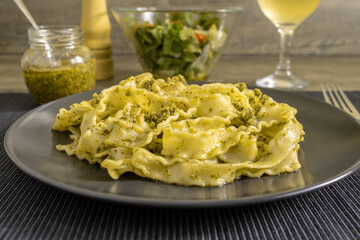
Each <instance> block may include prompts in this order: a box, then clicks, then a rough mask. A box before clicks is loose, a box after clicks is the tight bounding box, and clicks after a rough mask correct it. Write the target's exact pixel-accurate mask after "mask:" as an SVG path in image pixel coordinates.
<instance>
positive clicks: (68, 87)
mask: <svg viewBox="0 0 360 240" xmlns="http://www.w3.org/2000/svg"><path fill="white" fill-rule="evenodd" d="M23 73H24V77H25V82H26V85H27V87H28V89H29V91H30V93H31V95H32V96H33V97H34V98H35V100H36V101H37V102H38V103H40V104H43V103H47V102H50V101H52V100H55V99H58V98H62V97H65V96H68V95H72V94H75V93H80V92H85V91H89V90H92V89H94V88H95V59H91V60H90V61H89V62H88V63H81V64H74V65H65V66H61V67H59V68H40V67H39V66H36V65H29V66H27V67H26V68H25V69H23Z"/></svg>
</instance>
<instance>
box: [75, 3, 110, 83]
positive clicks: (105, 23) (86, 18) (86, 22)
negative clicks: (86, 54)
mask: <svg viewBox="0 0 360 240" xmlns="http://www.w3.org/2000/svg"><path fill="white" fill-rule="evenodd" d="M81 28H82V31H83V32H84V45H85V46H87V47H89V48H90V50H91V52H92V53H93V54H94V56H95V58H96V80H107V79H110V78H112V77H113V76H114V63H113V60H112V50H111V40H110V34H111V24H110V19H109V15H108V11H107V2H106V0H82V11H81Z"/></svg>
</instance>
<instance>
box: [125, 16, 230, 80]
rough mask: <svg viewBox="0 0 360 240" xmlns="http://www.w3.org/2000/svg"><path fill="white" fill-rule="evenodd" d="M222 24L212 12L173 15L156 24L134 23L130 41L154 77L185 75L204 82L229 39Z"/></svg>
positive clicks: (188, 78) (190, 78)
mask: <svg viewBox="0 0 360 240" xmlns="http://www.w3.org/2000/svg"><path fill="white" fill-rule="evenodd" d="M196 16H198V17H196ZM195 17H196V19H195ZM220 25H221V20H220V19H219V18H218V17H216V16H215V15H214V14H211V13H202V14H198V15H197V14H195V13H176V12H174V13H170V14H167V15H166V17H165V19H164V20H161V18H160V17H158V20H157V21H156V22H155V23H153V24H152V23H149V22H147V23H143V24H133V25H132V30H133V34H132V39H130V40H132V41H134V44H135V48H136V52H137V55H138V57H139V59H140V61H141V64H142V65H143V67H144V68H146V70H147V71H151V72H152V73H153V74H154V75H155V76H157V77H169V76H173V75H177V74H182V75H183V76H184V77H185V78H186V79H187V80H189V81H202V80H205V78H206V77H207V75H208V73H209V69H210V68H211V67H212V66H213V65H214V63H215V61H216V60H217V59H218V57H219V56H220V53H221V50H222V47H223V46H224V44H225V41H226V39H227V33H226V32H224V31H222V30H219V27H220Z"/></svg>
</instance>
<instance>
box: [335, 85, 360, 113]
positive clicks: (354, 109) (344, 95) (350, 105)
mask: <svg viewBox="0 0 360 240" xmlns="http://www.w3.org/2000/svg"><path fill="white" fill-rule="evenodd" d="M336 87H337V90H338V91H339V93H340V94H341V96H342V98H343V99H344V101H345V102H346V104H347V106H348V107H349V108H350V110H351V112H352V113H353V114H356V115H360V114H359V112H358V111H357V110H356V108H355V106H354V105H353V104H352V103H351V101H350V100H349V98H348V97H347V96H346V94H345V93H344V91H343V90H342V89H341V88H340V86H339V84H336Z"/></svg>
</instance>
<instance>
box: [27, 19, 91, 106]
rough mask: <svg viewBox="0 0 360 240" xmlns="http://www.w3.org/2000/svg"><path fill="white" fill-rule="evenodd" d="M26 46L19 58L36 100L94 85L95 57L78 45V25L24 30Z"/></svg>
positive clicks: (80, 38)
mask: <svg viewBox="0 0 360 240" xmlns="http://www.w3.org/2000/svg"><path fill="white" fill-rule="evenodd" d="M28 35H29V44H30V48H29V49H28V50H27V51H26V52H25V53H24V55H23V57H22V59H21V67H22V71H23V74H24V78H25V82H26V85H27V87H28V89H29V91H30V93H31V95H32V96H33V97H34V98H35V100H36V101H37V102H38V103H40V104H43V103H46V102H50V101H52V100H55V99H58V98H61V97H65V96H68V95H71V94H74V93H79V92H84V91H89V90H92V89H94V88H95V57H94V56H93V55H92V54H91V52H90V50H89V49H88V48H87V47H85V46H83V45H82V42H83V33H82V31H81V28H80V27H78V26H41V27H40V29H39V30H35V29H33V28H30V29H29V30H28Z"/></svg>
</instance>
